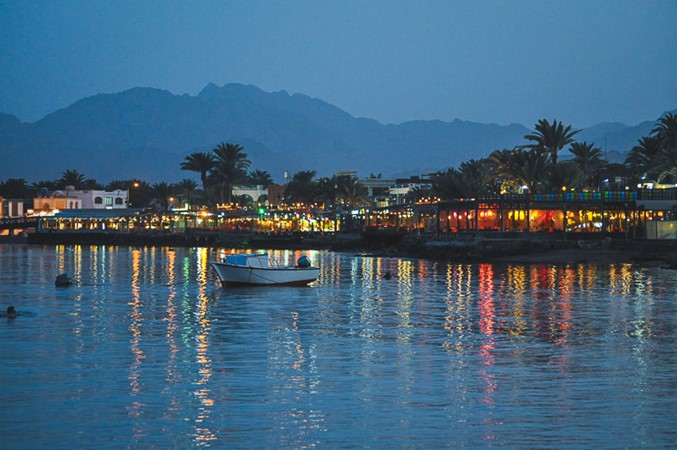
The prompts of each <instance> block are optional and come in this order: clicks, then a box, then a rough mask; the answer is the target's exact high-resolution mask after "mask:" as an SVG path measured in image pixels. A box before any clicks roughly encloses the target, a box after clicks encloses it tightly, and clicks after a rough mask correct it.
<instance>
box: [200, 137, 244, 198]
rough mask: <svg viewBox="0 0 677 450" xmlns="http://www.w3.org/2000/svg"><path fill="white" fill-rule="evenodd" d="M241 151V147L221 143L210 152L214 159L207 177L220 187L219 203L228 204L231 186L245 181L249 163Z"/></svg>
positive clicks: (231, 194)
mask: <svg viewBox="0 0 677 450" xmlns="http://www.w3.org/2000/svg"><path fill="white" fill-rule="evenodd" d="M243 150H244V148H243V147H242V146H241V145H238V144H224V143H223V142H222V143H220V144H219V145H217V146H216V148H214V149H213V150H212V152H213V153H214V156H215V158H214V166H213V167H212V169H211V171H210V173H209V175H210V177H211V178H212V179H213V180H214V182H215V183H217V184H218V185H220V186H221V201H226V202H227V203H230V202H231V199H232V196H233V185H235V184H237V183H241V182H244V181H245V180H246V179H247V169H248V168H249V166H250V165H251V161H249V160H248V159H247V154H246V153H245V152H243ZM224 194H225V195H224Z"/></svg>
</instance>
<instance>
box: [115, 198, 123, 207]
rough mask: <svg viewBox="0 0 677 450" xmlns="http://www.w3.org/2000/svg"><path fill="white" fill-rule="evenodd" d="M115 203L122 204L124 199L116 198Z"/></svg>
mask: <svg viewBox="0 0 677 450" xmlns="http://www.w3.org/2000/svg"><path fill="white" fill-rule="evenodd" d="M115 204H116V205H122V199H121V198H120V197H118V198H116V199H115Z"/></svg>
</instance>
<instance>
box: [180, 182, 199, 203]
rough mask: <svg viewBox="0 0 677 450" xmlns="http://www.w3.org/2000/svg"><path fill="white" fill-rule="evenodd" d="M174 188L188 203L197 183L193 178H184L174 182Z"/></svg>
mask: <svg viewBox="0 0 677 450" xmlns="http://www.w3.org/2000/svg"><path fill="white" fill-rule="evenodd" d="M176 188H177V189H178V191H179V192H180V193H181V196H182V197H183V198H184V199H185V200H186V202H187V203H188V204H189V205H190V203H191V197H192V195H193V193H194V192H195V190H196V189H197V183H196V182H195V180H191V179H190V178H184V179H183V180H181V181H179V182H178V183H177V184H176Z"/></svg>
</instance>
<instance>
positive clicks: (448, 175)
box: [430, 168, 465, 200]
mask: <svg viewBox="0 0 677 450" xmlns="http://www.w3.org/2000/svg"><path fill="white" fill-rule="evenodd" d="M430 180H431V184H432V188H431V190H430V194H431V195H435V196H436V197H439V198H441V199H442V200H452V199H455V198H462V197H464V196H465V194H464V192H465V190H464V187H463V177H462V176H461V173H460V172H459V171H458V170H456V169H454V168H449V169H447V170H445V171H444V172H437V173H434V174H432V175H431V177H430Z"/></svg>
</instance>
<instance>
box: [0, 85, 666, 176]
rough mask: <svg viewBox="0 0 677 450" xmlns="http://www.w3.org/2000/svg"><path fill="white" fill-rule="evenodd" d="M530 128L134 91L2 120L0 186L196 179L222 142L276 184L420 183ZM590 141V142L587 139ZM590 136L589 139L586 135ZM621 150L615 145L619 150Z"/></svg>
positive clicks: (609, 131) (237, 96) (599, 130)
mask: <svg viewBox="0 0 677 450" xmlns="http://www.w3.org/2000/svg"><path fill="white" fill-rule="evenodd" d="M645 124H649V125H648V130H650V129H651V127H652V126H653V122H645V123H642V124H640V125H638V126H637V127H627V126H625V125H622V124H600V125H597V126H595V127H591V128H590V129H588V130H586V134H585V136H588V134H589V135H590V136H591V138H589V139H588V141H590V140H591V139H592V138H594V139H592V140H593V141H594V142H596V144H597V145H598V146H602V145H603V143H600V142H599V141H598V139H599V136H600V135H602V136H604V135H606V140H607V149H609V150H617V151H619V152H623V151H627V150H628V149H629V148H631V147H632V145H634V143H635V142H636V140H637V139H638V138H639V137H641V136H642V135H644V134H646V133H648V131H644V130H645V129H647V125H645ZM529 132H530V129H528V128H527V127H525V126H523V125H519V124H511V125H508V126H500V125H495V124H481V123H473V122H466V121H462V120H458V119H457V120H454V121H453V122H450V123H448V122H442V121H412V122H405V123H402V124H399V125H384V124H381V123H379V122H377V121H375V120H371V119H363V118H355V117H353V116H351V115H350V114H348V113H346V112H345V111H342V110H341V109H339V108H337V107H335V106H333V105H330V104H329V103H326V102H324V101H322V100H318V99H314V98H310V97H308V96H305V95H301V94H293V95H289V94H288V93H287V92H284V91H281V92H274V93H268V92H264V91H262V90H260V89H258V88H256V87H254V86H245V85H240V84H226V85H225V86H223V87H218V86H216V85H214V84H209V85H208V86H206V87H205V88H204V89H203V90H202V91H201V92H200V93H199V94H198V95H196V96H190V95H174V94H172V93H170V92H168V91H165V90H160V89H154V88H133V89H129V90H127V91H124V92H120V93H117V94H99V95H95V96H92V97H88V98H84V99H82V100H79V101H77V102H75V103H73V104H72V105H70V106H68V107H67V108H64V109H61V110H59V111H56V112H54V113H52V114H48V115H47V116H45V117H44V118H42V119H41V120H39V121H37V122H34V123H22V122H21V121H20V120H19V119H17V118H16V117H14V116H11V115H8V114H0V156H1V160H2V163H1V164H0V180H4V179H7V178H26V179H27V180H29V181H31V182H34V181H38V180H43V179H54V178H58V177H59V176H60V175H61V173H62V172H63V171H64V170H66V169H75V170H78V171H80V172H81V173H84V174H85V175H86V176H87V177H92V178H96V179H98V180H99V181H101V182H104V183H105V182H107V181H110V180H113V179H130V178H141V179H143V180H147V181H151V182H153V181H160V180H164V181H169V182H172V181H177V180H179V179H181V178H185V177H191V178H194V177H195V174H194V173H191V172H185V171H181V170H180V163H181V161H182V160H183V159H184V158H185V157H186V156H187V155H189V154H190V153H193V152H196V151H208V150H210V149H212V148H213V147H214V146H216V145H217V144H218V143H220V142H232V143H237V144H240V145H242V146H243V147H244V148H245V152H246V153H247V154H248V155H249V159H250V160H251V161H252V168H255V169H259V170H267V171H268V172H270V173H271V175H272V176H273V178H274V179H275V180H276V181H282V176H283V172H284V171H288V172H290V173H294V172H297V171H299V170H316V171H317V172H318V176H330V175H332V174H334V173H335V172H336V171H337V170H356V171H358V173H359V174H360V175H361V176H367V175H368V174H369V173H382V174H383V176H385V177H389V176H391V175H393V174H401V173H410V174H412V175H413V174H421V173H427V172H432V171H438V170H443V169H446V168H447V167H457V166H458V165H459V164H460V163H461V162H463V161H467V160H469V159H471V158H481V157H485V156H487V155H488V154H489V153H490V152H491V151H493V150H496V149H503V148H512V147H514V146H515V145H519V144H523V143H524V135H525V134H527V133H529ZM588 132H589V133H588ZM581 135H584V133H581ZM612 146H613V147H612Z"/></svg>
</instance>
